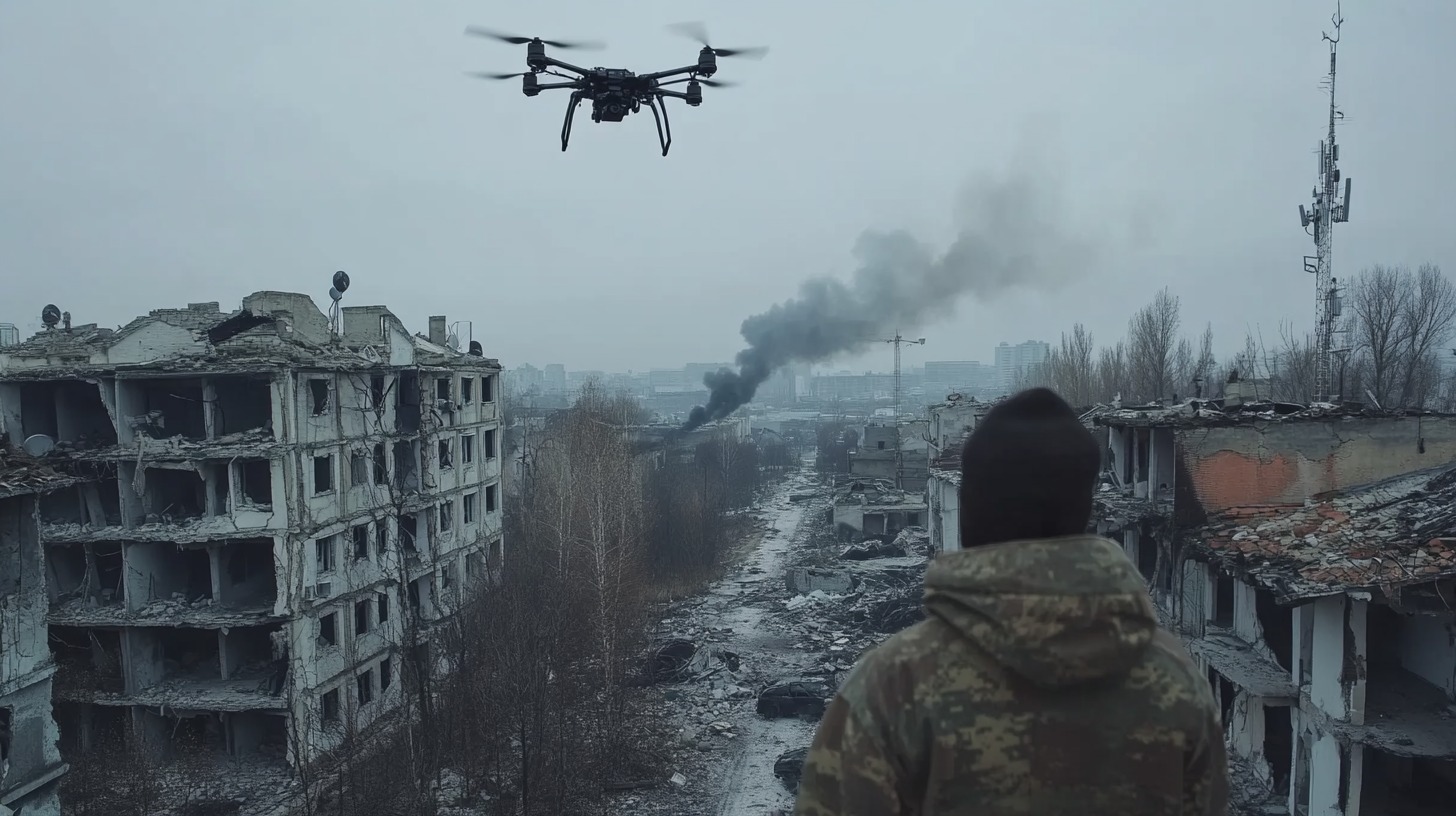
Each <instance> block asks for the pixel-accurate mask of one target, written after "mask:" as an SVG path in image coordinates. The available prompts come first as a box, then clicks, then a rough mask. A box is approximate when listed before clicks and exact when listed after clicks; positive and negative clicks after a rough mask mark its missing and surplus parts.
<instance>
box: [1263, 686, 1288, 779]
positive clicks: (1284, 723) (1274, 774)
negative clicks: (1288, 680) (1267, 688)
mask: <svg viewBox="0 0 1456 816" xmlns="http://www.w3.org/2000/svg"><path fill="white" fill-rule="evenodd" d="M1264 756H1265V758H1267V759H1268V760H1269V776H1270V780H1271V781H1272V782H1273V788H1274V790H1275V791H1276V792H1278V793H1280V794H1281V795H1284V796H1288V795H1289V779H1290V772H1291V770H1292V769H1291V767H1290V766H1291V764H1292V760H1293V757H1294V728H1293V725H1292V723H1291V716H1290V711H1289V706H1272V705H1266V706H1264Z"/></svg>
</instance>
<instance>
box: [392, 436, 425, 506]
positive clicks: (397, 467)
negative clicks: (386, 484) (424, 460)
mask: <svg viewBox="0 0 1456 816" xmlns="http://www.w3.org/2000/svg"><path fill="white" fill-rule="evenodd" d="M417 445H418V442H417V441H411V440H405V441H402V442H396V443H394V486H395V489H396V490H399V491H401V492H404V493H409V492H414V491H417V490H419V489H420V469H419V461H420V457H419V453H418V450H419V449H418V447H417Z"/></svg>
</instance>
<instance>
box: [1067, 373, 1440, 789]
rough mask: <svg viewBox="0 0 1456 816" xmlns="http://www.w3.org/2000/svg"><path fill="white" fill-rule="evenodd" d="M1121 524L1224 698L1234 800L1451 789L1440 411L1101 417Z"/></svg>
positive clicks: (1107, 503)
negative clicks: (1233, 778) (1400, 414)
mask: <svg viewBox="0 0 1456 816" xmlns="http://www.w3.org/2000/svg"><path fill="white" fill-rule="evenodd" d="M1096 422H1097V424H1098V425H1099V426H1101V427H1103V428H1105V429H1106V440H1107V443H1108V468H1107V474H1106V483H1105V484H1104V485H1103V488H1102V490H1101V491H1100V492H1099V494H1098V496H1097V499H1098V501H1097V507H1098V511H1099V513H1098V521H1097V523H1098V528H1099V530H1100V531H1102V532H1104V533H1106V534H1109V535H1112V536H1114V537H1119V538H1120V539H1121V540H1122V541H1123V544H1124V546H1125V548H1126V550H1127V553H1128V556H1129V558H1131V559H1132V560H1133V561H1134V562H1135V563H1136V564H1137V565H1138V567H1139V569H1140V570H1141V571H1142V573H1143V575H1144V576H1145V577H1146V578H1147V580H1148V584H1149V588H1150V591H1151V594H1152V595H1153V598H1154V600H1155V601H1156V602H1157V604H1158V607H1159V610H1160V613H1161V614H1162V616H1163V617H1164V620H1165V622H1166V623H1167V624H1168V625H1169V626H1170V627H1171V628H1173V629H1174V630H1175V631H1178V632H1179V633H1180V634H1181V635H1182V637H1183V638H1184V639H1185V641H1186V642H1187V643H1188V646H1189V649H1190V652H1191V653H1192V654H1193V655H1194V657H1195V659H1196V660H1197V661H1198V662H1199V663H1200V664H1201V665H1202V667H1203V668H1204V669H1205V670H1206V671H1207V672H1208V676H1209V681H1210V683H1211V684H1212V687H1213V689H1214V692H1215V696H1216V697H1217V699H1218V700H1219V702H1220V704H1221V706H1222V712H1223V720H1224V725H1225V729H1226V738H1227V741H1228V744H1229V749H1230V758H1231V762H1232V766H1233V772H1234V777H1235V780H1236V783H1237V784H1236V786H1235V793H1236V801H1237V802H1238V804H1239V805H1240V806H1242V807H1243V808H1244V809H1245V810H1244V812H1250V813H1291V814H1342V815H1343V816H1356V814H1362V813H1363V814H1386V813H1412V814H1423V813H1438V812H1447V811H1448V810H1449V807H1450V802H1451V801H1453V799H1452V797H1456V716H1453V712H1456V645H1453V643H1456V614H1453V611H1452V610H1453V606H1452V604H1453V603H1456V581H1453V579H1456V509H1453V508H1456V470H1453V469H1452V467H1453V463H1456V418H1453V417H1450V416H1442V415H1430V414H1427V415H1409V416H1398V415H1381V414H1377V413H1365V412H1360V411H1351V412H1346V411H1340V410H1335V409H1328V410H1322V409H1305V408H1301V407H1300V406H1275V405H1270V404H1267V403H1265V404H1256V405H1248V404H1237V405H1231V404H1223V403H1203V402H1199V401H1194V402H1191V403H1187V404H1185V405H1183V406H1179V407H1177V408H1171V409H1164V408H1156V409H1139V410H1112V411H1106V412H1103V413H1102V414H1101V415H1100V416H1098V417H1097V418H1096Z"/></svg>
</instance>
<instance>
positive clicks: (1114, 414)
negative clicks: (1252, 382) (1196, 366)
mask: <svg viewBox="0 0 1456 816" xmlns="http://www.w3.org/2000/svg"><path fill="white" fill-rule="evenodd" d="M1392 416H1450V414H1443V413H1439V412H1435V411H1393V410H1381V409H1376V408H1366V407H1365V406H1363V405H1360V404H1358V403H1345V404H1344V405H1331V404H1328V403H1316V404H1314V405H1299V404H1296V403H1290V402H1272V401H1269V400H1261V401H1257V402H1245V403H1242V404H1239V405H1225V403H1224V400H1221V399H1190V400H1185V401H1183V402H1180V403H1177V404H1175V405H1164V404H1162V403H1153V404H1151V405H1142V406H1122V405H1120V404H1113V405H1099V406H1095V407H1094V408H1092V409H1091V410H1090V411H1088V412H1087V413H1085V414H1083V421H1084V422H1086V421H1089V420H1090V421H1091V422H1092V423H1093V424H1094V425H1102V426H1111V427H1115V428H1128V427H1141V428H1145V427H1152V426H1157V427H1199V426H1205V427H1206V426H1212V425H1250V424H1254V423H1257V422H1313V421H1319V420H1329V419H1361V418H1365V419H1373V418H1379V417H1392Z"/></svg>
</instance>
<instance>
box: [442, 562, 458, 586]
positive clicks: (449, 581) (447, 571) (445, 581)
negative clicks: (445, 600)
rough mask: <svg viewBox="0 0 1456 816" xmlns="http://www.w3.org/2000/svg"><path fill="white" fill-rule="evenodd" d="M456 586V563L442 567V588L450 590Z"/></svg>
mask: <svg viewBox="0 0 1456 816" xmlns="http://www.w3.org/2000/svg"><path fill="white" fill-rule="evenodd" d="M454 585H455V562H454V561H451V562H450V563H448V564H446V565H445V566H443V567H440V588H441V589H449V588H450V587H452V586H454Z"/></svg>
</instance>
